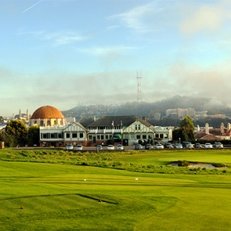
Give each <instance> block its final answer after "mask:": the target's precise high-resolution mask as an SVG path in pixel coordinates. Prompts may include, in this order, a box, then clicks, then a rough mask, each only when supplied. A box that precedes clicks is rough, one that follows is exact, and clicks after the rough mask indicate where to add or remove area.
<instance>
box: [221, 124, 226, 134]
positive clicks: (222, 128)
mask: <svg viewBox="0 0 231 231" xmlns="http://www.w3.org/2000/svg"><path fill="white" fill-rule="evenodd" d="M220 130H221V134H222V135H223V134H225V126H224V123H221V126H220Z"/></svg>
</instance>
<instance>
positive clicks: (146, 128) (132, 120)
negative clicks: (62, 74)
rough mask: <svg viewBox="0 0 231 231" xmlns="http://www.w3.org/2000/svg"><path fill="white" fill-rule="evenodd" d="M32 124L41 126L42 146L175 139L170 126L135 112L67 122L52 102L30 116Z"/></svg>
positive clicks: (131, 142) (130, 143)
mask: <svg viewBox="0 0 231 231" xmlns="http://www.w3.org/2000/svg"><path fill="white" fill-rule="evenodd" d="M30 125H35V126H39V133H40V134H39V135H40V145H41V146H64V145H67V144H73V145H77V144H80V143H81V144H83V145H89V146H90V145H96V144H115V143H122V144H123V145H133V144H134V143H138V142H142V143H145V142H146V143H147V142H149V143H152V142H154V140H158V141H163V142H168V141H171V140H172V128H171V127H156V126H153V125H152V124H151V123H149V122H148V121H146V120H144V119H139V118H137V117H135V116H105V117H103V118H100V119H98V120H95V121H93V122H92V123H90V124H88V125H85V126H83V125H82V124H81V123H79V122H77V121H74V120H73V121H72V122H67V120H66V119H65V118H64V116H63V114H62V112H61V111H59V110H58V109H57V108H55V107H53V106H43V107H40V108H38V109H37V110H36V111H35V112H34V113H33V115H32V116H31V119H30Z"/></svg>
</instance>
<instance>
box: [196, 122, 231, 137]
mask: <svg viewBox="0 0 231 231" xmlns="http://www.w3.org/2000/svg"><path fill="white" fill-rule="evenodd" d="M198 128H199V127H198ZM198 128H197V130H196V131H195V139H197V140H198V141H220V140H231V124H230V123H228V124H227V126H226V127H225V126H224V124H223V123H221V126H220V128H213V127H210V126H209V124H208V123H206V124H205V127H203V128H200V129H198Z"/></svg>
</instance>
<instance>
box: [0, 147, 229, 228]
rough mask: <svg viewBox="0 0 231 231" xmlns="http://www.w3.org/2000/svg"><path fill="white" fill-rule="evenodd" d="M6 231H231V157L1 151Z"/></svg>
mask: <svg viewBox="0 0 231 231" xmlns="http://www.w3.org/2000/svg"><path fill="white" fill-rule="evenodd" d="M0 205H1V206H0V228H1V230H2V231H5V230H6V231H8V230H12V231H13V230H14V231H33V230H49V231H53V230H126V231H127V230H138V231H140V230H141V231H143V230H155V231H158V230H166V231H169V230H170V231H172V230H176V231H178V230H179V231H190V230H193V231H197V230H198V231H199V230H200V231H213V230H219V231H226V230H227V231H228V230H231V219H230V214H231V150H228V149H227V150H226V149H219V150H215V149H214V150H150V151H149V150H141V151H135V150H131V151H124V152H108V151H105V152H98V153H96V152H73V151H66V150H58V149H8V148H6V149H2V150H0Z"/></svg>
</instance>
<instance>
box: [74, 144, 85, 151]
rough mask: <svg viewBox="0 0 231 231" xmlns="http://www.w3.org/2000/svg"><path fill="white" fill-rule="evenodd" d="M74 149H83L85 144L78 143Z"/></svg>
mask: <svg viewBox="0 0 231 231" xmlns="http://www.w3.org/2000/svg"><path fill="white" fill-rule="evenodd" d="M74 149H75V150H77V151H82V150H83V146H82V145H81V144H78V145H77V146H75V147H74Z"/></svg>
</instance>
